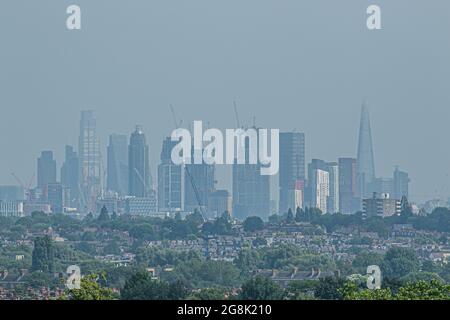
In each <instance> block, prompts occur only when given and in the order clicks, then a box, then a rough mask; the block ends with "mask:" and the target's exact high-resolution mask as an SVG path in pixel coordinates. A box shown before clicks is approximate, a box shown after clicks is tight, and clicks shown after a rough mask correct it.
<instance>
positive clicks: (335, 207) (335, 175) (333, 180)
mask: <svg viewBox="0 0 450 320" xmlns="http://www.w3.org/2000/svg"><path fill="white" fill-rule="evenodd" d="M326 171H327V172H328V181H329V193H328V199H327V213H338V212H339V165H338V164H337V163H336V162H329V163H327V164H326Z"/></svg>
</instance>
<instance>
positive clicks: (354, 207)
mask: <svg viewBox="0 0 450 320" xmlns="http://www.w3.org/2000/svg"><path fill="white" fill-rule="evenodd" d="M357 195H358V191H357V183H356V159H354V158H340V159H339V211H340V212H341V213H344V214H352V213H355V212H357V211H359V210H361V200H360V199H359V198H358V197H357Z"/></svg>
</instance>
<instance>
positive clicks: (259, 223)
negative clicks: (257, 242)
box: [244, 217, 264, 232]
mask: <svg viewBox="0 0 450 320" xmlns="http://www.w3.org/2000/svg"><path fill="white" fill-rule="evenodd" d="M263 228H264V221H263V220H262V219H261V218H260V217H248V218H247V219H245V221H244V231H245V232H255V231H259V230H262V229H263Z"/></svg>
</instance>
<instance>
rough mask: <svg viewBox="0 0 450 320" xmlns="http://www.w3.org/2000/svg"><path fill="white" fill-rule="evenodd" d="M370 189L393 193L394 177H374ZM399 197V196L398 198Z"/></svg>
mask: <svg viewBox="0 0 450 320" xmlns="http://www.w3.org/2000/svg"><path fill="white" fill-rule="evenodd" d="M371 189H372V190H373V192H376V193H377V194H382V193H387V194H390V195H393V194H394V179H392V178H375V180H374V181H373V182H372V187H371ZM400 199H401V198H400Z"/></svg>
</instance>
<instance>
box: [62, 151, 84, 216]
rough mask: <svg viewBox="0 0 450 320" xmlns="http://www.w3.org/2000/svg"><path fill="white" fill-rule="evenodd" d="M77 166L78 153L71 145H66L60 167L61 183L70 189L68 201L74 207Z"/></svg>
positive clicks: (76, 189)
mask: <svg viewBox="0 0 450 320" xmlns="http://www.w3.org/2000/svg"><path fill="white" fill-rule="evenodd" d="M79 168H80V164H79V161H78V155H77V153H76V152H75V151H74V150H73V147H72V146H66V151H65V159H64V163H63V165H62V167H61V184H62V185H63V186H64V187H66V188H69V190H70V197H71V198H70V203H69V204H68V205H71V206H74V207H76V206H77V204H78V198H79V188H80V186H79V177H80V175H79V171H78V170H79Z"/></svg>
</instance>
